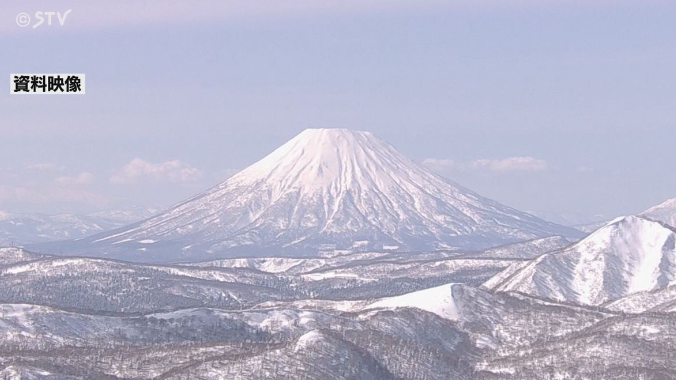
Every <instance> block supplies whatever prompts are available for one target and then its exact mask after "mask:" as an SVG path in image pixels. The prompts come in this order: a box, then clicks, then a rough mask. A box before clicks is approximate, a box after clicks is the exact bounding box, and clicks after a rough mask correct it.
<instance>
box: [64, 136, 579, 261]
mask: <svg viewBox="0 0 676 380" xmlns="http://www.w3.org/2000/svg"><path fill="white" fill-rule="evenodd" d="M578 233H579V232H578V231H576V230H574V229H571V228H567V227H563V226H559V225H555V224H552V223H549V222H545V221H543V220H541V219H538V218H536V217H534V216H532V215H530V214H526V213H523V212H519V211H517V210H514V209H512V208H510V207H507V206H504V205H501V204H499V203H497V202H495V201H492V200H489V199H486V198H483V197H481V196H479V195H477V194H475V193H473V192H471V191H469V190H467V189H465V188H462V187H460V186H458V185H455V184H453V183H450V182H447V181H445V180H443V179H441V178H440V177H437V176H436V175H434V174H432V173H430V172H429V171H427V170H426V169H423V168H422V167H420V166H419V165H417V164H415V163H414V162H413V161H411V160H410V159H408V158H407V157H405V156H404V155H402V154H401V153H399V152H398V151H397V150H395V149H394V148H393V147H392V146H390V145H389V144H387V143H386V142H384V141H383V140H381V139H379V138H377V137H376V136H374V135H372V134H371V133H368V132H354V131H350V130H345V129H308V130H305V131H303V132H302V133H300V134H299V135H297V136H296V137H294V138H293V139H291V140H290V141H289V142H287V143H286V144H284V145H282V146H281V147H280V148H278V149H277V150H275V151H274V152H272V153H271V154H269V155H268V156H267V157H265V158H264V159H262V160H260V161H259V162H257V163H255V164H253V165H251V166H249V167H248V168H246V169H244V170H243V171H241V172H239V173H238V174H236V175H234V176H233V177H231V178H230V179H228V180H227V181H225V182H223V183H222V184H220V185H218V186H216V187H214V188H212V189H210V190H208V191H206V192H205V193H203V194H200V195H198V196H196V197H194V198H192V199H189V200H187V201H185V202H183V203H181V204H179V205H177V206H175V207H173V208H171V209H169V210H167V211H165V212H163V213H160V214H158V215H156V216H154V217H152V218H150V219H146V220H144V221H142V222H139V223H136V224H133V225H131V226H128V227H124V228H121V229H118V230H116V231H113V232H111V233H103V234H99V235H96V236H94V237H91V238H87V239H85V240H83V241H82V242H81V243H80V244H78V248H77V249H75V252H78V251H79V252H82V251H86V252H87V254H109V255H113V256H115V257H125V258H131V259H138V257H143V258H144V259H146V260H147V259H151V260H162V259H174V260H176V259H186V258H190V259H192V258H196V257H199V258H205V257H214V256H216V257H218V256H233V255H240V256H241V255H258V256H260V255H263V254H264V253H266V252H267V253H268V254H269V253H280V252H282V253H285V254H295V255H316V254H317V253H318V252H320V251H323V250H329V251H333V250H335V249H338V250H346V249H347V250H359V249H374V250H383V249H385V250H387V249H389V250H430V249H439V248H446V247H458V246H459V247H471V248H477V247H488V246H494V245H497V244H501V243H507V242H515V241H519V240H526V239H533V238H538V237H545V236H551V235H567V236H571V235H577V234H578ZM64 250H66V249H64ZM139 250H140V251H139ZM68 251H69V252H73V250H72V249H68ZM153 253H157V254H156V255H154V254H153Z"/></svg>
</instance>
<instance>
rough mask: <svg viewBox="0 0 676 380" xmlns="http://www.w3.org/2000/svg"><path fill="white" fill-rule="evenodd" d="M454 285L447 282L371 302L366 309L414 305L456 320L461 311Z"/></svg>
mask: <svg viewBox="0 0 676 380" xmlns="http://www.w3.org/2000/svg"><path fill="white" fill-rule="evenodd" d="M453 285H454V284H446V285H442V286H437V287H434V288H429V289H423V290H420V291H417V292H413V293H407V294H403V295H401V296H396V297H389V298H384V299H381V300H380V301H377V302H374V303H372V304H370V305H369V306H368V307H366V308H365V310H368V309H380V308H387V309H390V308H392V309H396V308H399V307H413V308H416V309H420V310H425V311H429V312H430V313H434V314H436V315H438V316H440V317H442V318H446V319H450V320H453V321H455V320H457V319H458V317H459V311H458V306H457V305H456V303H455V299H454V298H453Z"/></svg>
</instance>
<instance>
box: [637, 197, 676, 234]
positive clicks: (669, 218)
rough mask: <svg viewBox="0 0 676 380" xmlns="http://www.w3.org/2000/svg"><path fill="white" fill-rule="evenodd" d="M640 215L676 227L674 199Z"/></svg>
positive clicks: (675, 199) (675, 201)
mask: <svg viewBox="0 0 676 380" xmlns="http://www.w3.org/2000/svg"><path fill="white" fill-rule="evenodd" d="M640 215H641V216H644V217H646V218H648V219H653V220H658V221H660V222H663V223H666V224H668V225H670V226H674V227H676V198H672V199H668V200H666V201H664V202H662V203H660V204H658V205H657V206H653V207H651V208H649V209H647V210H645V211H643V212H642V213H641V214H640Z"/></svg>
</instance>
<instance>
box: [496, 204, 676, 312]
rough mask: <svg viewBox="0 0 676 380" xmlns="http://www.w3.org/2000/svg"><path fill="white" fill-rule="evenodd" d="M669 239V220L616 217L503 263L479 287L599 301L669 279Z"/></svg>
mask: <svg viewBox="0 0 676 380" xmlns="http://www.w3.org/2000/svg"><path fill="white" fill-rule="evenodd" d="M675 243H676V229H674V228H672V227H670V226H667V225H665V224H663V223H660V222H657V221H653V220H649V219H646V218H644V217H640V216H627V217H620V218H617V219H615V220H613V221H612V222H610V223H609V224H607V225H606V226H604V227H602V228H601V229H599V230H597V231H596V232H594V233H592V234H591V235H589V236H588V237H587V238H585V239H583V240H581V241H580V242H578V243H576V244H574V245H572V246H570V247H568V248H565V249H563V250H561V251H557V252H554V253H548V254H545V255H542V256H540V257H538V258H536V259H534V260H532V261H530V262H528V263H527V264H516V265H515V266H513V267H510V268H508V269H507V270H506V272H505V273H501V274H498V275H497V277H498V279H497V281H494V280H489V281H488V282H487V283H486V284H484V287H489V288H491V289H494V290H497V291H518V292H523V293H526V294H530V295H535V296H540V297H546V298H550V299H555V300H561V301H570V302H576V303H580V304H586V305H600V304H602V303H605V302H609V301H613V300H617V299H619V298H622V297H626V296H628V295H630V294H634V293H638V292H647V291H655V290H659V289H663V288H666V287H668V286H669V285H672V284H674V283H675V281H674V280H675V279H676V247H675Z"/></svg>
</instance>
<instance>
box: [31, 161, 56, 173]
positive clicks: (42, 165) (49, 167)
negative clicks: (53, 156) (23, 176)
mask: <svg viewBox="0 0 676 380" xmlns="http://www.w3.org/2000/svg"><path fill="white" fill-rule="evenodd" d="M26 169H28V170H36V171H63V170H64V169H65V168H64V166H63V165H59V164H55V163H53V162H38V163H34V164H28V165H26Z"/></svg>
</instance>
